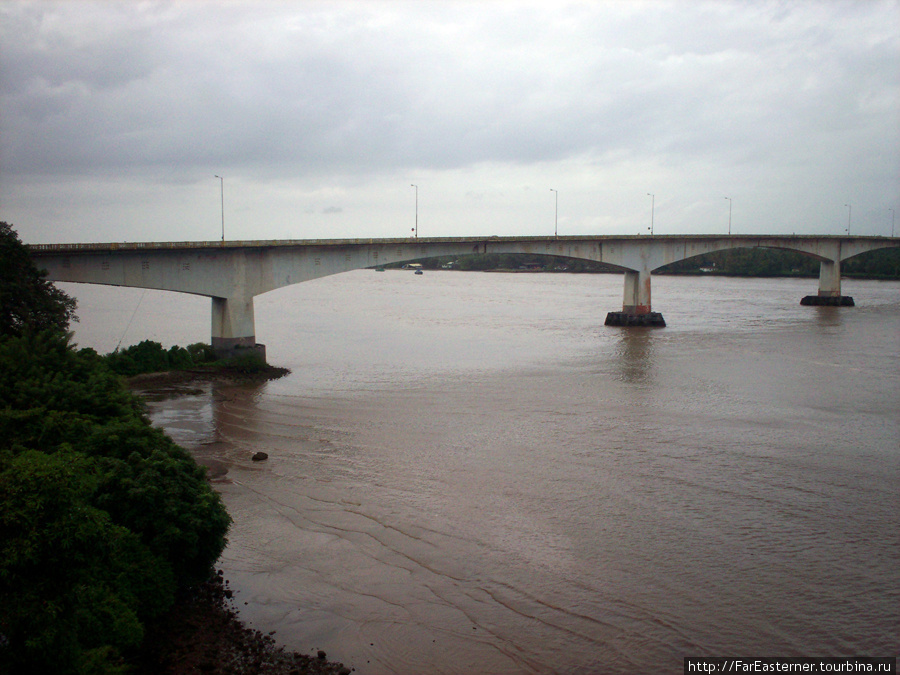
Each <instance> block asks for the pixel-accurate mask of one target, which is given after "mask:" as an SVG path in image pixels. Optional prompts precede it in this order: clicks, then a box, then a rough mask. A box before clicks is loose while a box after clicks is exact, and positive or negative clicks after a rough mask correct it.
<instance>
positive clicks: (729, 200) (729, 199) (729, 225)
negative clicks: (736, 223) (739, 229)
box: [725, 197, 731, 237]
mask: <svg viewBox="0 0 900 675" xmlns="http://www.w3.org/2000/svg"><path fill="white" fill-rule="evenodd" d="M725 199H727V200H728V236H729V237H730V236H731V197H725Z"/></svg>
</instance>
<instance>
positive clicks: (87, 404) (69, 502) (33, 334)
mask: <svg viewBox="0 0 900 675" xmlns="http://www.w3.org/2000/svg"><path fill="white" fill-rule="evenodd" d="M0 240H2V244H3V248H2V250H0V252H2V255H3V258H2V260H0V263H2V265H0V266H2V267H3V268H4V269H3V270H2V275H3V276H2V277H0V278H2V283H3V287H2V297H0V299H2V301H3V320H4V321H5V322H6V323H5V324H4V325H3V326H2V327H0V672H3V673H5V672H16V673H49V672H52V673H107V674H109V675H112V673H119V672H124V671H123V668H124V667H125V666H124V665H123V663H122V660H121V656H122V655H123V654H125V653H126V651H127V650H129V649H131V648H134V647H136V646H137V645H138V644H139V643H140V641H141V639H142V636H143V623H144V621H145V620H147V619H149V618H152V617H155V616H159V615H160V614H161V613H162V612H164V611H165V610H166V609H168V608H169V607H170V606H171V604H172V602H173V599H174V597H175V594H176V591H177V590H178V588H179V587H186V586H189V585H191V584H194V583H196V582H198V581H201V580H203V579H204V578H205V577H206V576H207V575H208V574H209V573H210V571H211V569H212V565H213V563H214V562H215V560H216V559H217V558H218V556H219V555H220V553H221V552H222V549H223V548H224V546H225V535H226V533H227V530H228V526H229V523H230V518H229V517H228V514H227V512H226V511H225V508H224V506H223V504H222V501H221V498H220V497H219V495H218V494H217V493H215V492H214V491H213V489H212V487H211V486H210V485H209V483H208V482H207V480H206V474H205V471H204V470H203V469H202V468H201V467H199V466H198V465H197V463H196V462H195V461H194V460H193V458H192V457H191V456H190V455H189V454H188V453H187V452H186V451H185V450H183V449H182V448H180V447H178V446H177V445H176V444H175V443H174V442H172V440H171V439H169V438H168V437H167V436H166V435H165V434H164V433H163V432H161V431H160V430H158V429H154V428H153V427H152V426H151V425H150V423H149V421H148V419H147V417H146V415H145V414H144V408H143V405H142V404H141V402H140V401H139V400H138V399H137V398H136V397H135V396H133V395H132V394H131V393H130V392H128V391H127V390H126V389H125V388H124V385H123V383H122V379H121V378H120V377H119V376H118V375H116V374H115V373H113V372H112V370H110V368H109V366H108V365H107V363H106V360H105V359H104V358H102V357H100V356H99V355H98V354H97V353H96V352H95V351H94V350H92V349H82V350H76V349H75V348H74V347H73V346H72V345H71V344H70V334H68V333H67V332H66V328H67V327H68V321H69V320H70V319H71V318H72V317H73V315H72V314H71V311H72V309H73V308H74V302H72V301H69V300H68V299H67V298H66V297H65V295H64V294H60V293H59V292H58V291H57V290H56V289H55V288H54V287H53V286H52V285H51V284H48V283H46V281H45V280H44V279H43V278H42V277H41V275H40V274H38V273H37V272H36V271H35V269H34V267H33V265H31V266H30V267H29V264H27V261H26V262H23V261H22V260H21V259H20V254H21V253H22V252H23V251H25V252H26V253H27V250H26V249H24V247H22V245H21V244H20V243H19V242H18V238H17V237H16V236H15V234H14V233H12V230H11V228H9V227H8V226H6V225H5V224H4V229H3V232H2V237H0ZM11 267H15V269H17V270H19V272H20V273H19V274H7V272H8V271H9V268H11ZM10 298H11V299H13V300H12V301H11V302H12V305H13V307H12V309H11V310H10V311H7V309H8V308H7V304H6V303H7V300H8V299H10ZM144 350H145V351H147V352H148V354H150V355H151V356H152V355H153V354H157V352H161V355H162V357H164V358H168V357H169V354H168V353H167V352H166V351H165V350H162V348H161V347H159V349H156V348H154V347H153V346H152V345H151V346H150V347H145V348H144ZM174 354H175V357H176V358H178V359H184V358H185V357H189V354H188V352H187V351H186V350H176V351H175V352H174Z"/></svg>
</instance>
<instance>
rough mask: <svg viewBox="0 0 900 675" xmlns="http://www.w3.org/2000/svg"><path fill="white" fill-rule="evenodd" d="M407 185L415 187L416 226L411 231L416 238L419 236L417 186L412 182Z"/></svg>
mask: <svg viewBox="0 0 900 675" xmlns="http://www.w3.org/2000/svg"><path fill="white" fill-rule="evenodd" d="M409 187H414V188H416V226H415V227H414V228H413V232H414V233H415V235H416V239H418V238H419V186H418V185H414V184H413V183H410V184H409Z"/></svg>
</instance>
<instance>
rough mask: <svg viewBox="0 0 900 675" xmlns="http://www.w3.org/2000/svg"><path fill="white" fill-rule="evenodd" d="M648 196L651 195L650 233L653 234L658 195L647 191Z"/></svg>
mask: <svg viewBox="0 0 900 675" xmlns="http://www.w3.org/2000/svg"><path fill="white" fill-rule="evenodd" d="M647 196H648V197H650V227H649V228H648V229H649V230H650V235H651V236H652V235H653V211H654V208H655V206H656V195H655V194H652V193H650V192H648V193H647Z"/></svg>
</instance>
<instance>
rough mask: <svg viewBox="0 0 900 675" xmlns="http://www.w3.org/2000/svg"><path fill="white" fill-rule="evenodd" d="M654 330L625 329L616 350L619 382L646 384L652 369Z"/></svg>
mask: <svg viewBox="0 0 900 675" xmlns="http://www.w3.org/2000/svg"><path fill="white" fill-rule="evenodd" d="M654 330H655V329H652V328H640V327H633V326H632V327H626V328H622V330H621V339H620V340H621V341H620V343H619V346H618V348H617V350H616V354H617V356H619V357H620V359H619V364H620V365H621V368H622V374H621V376H620V377H621V380H622V381H623V382H629V383H632V384H648V383H649V378H650V375H651V368H652V365H653V363H652V356H653V355H652V351H653V333H654Z"/></svg>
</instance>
